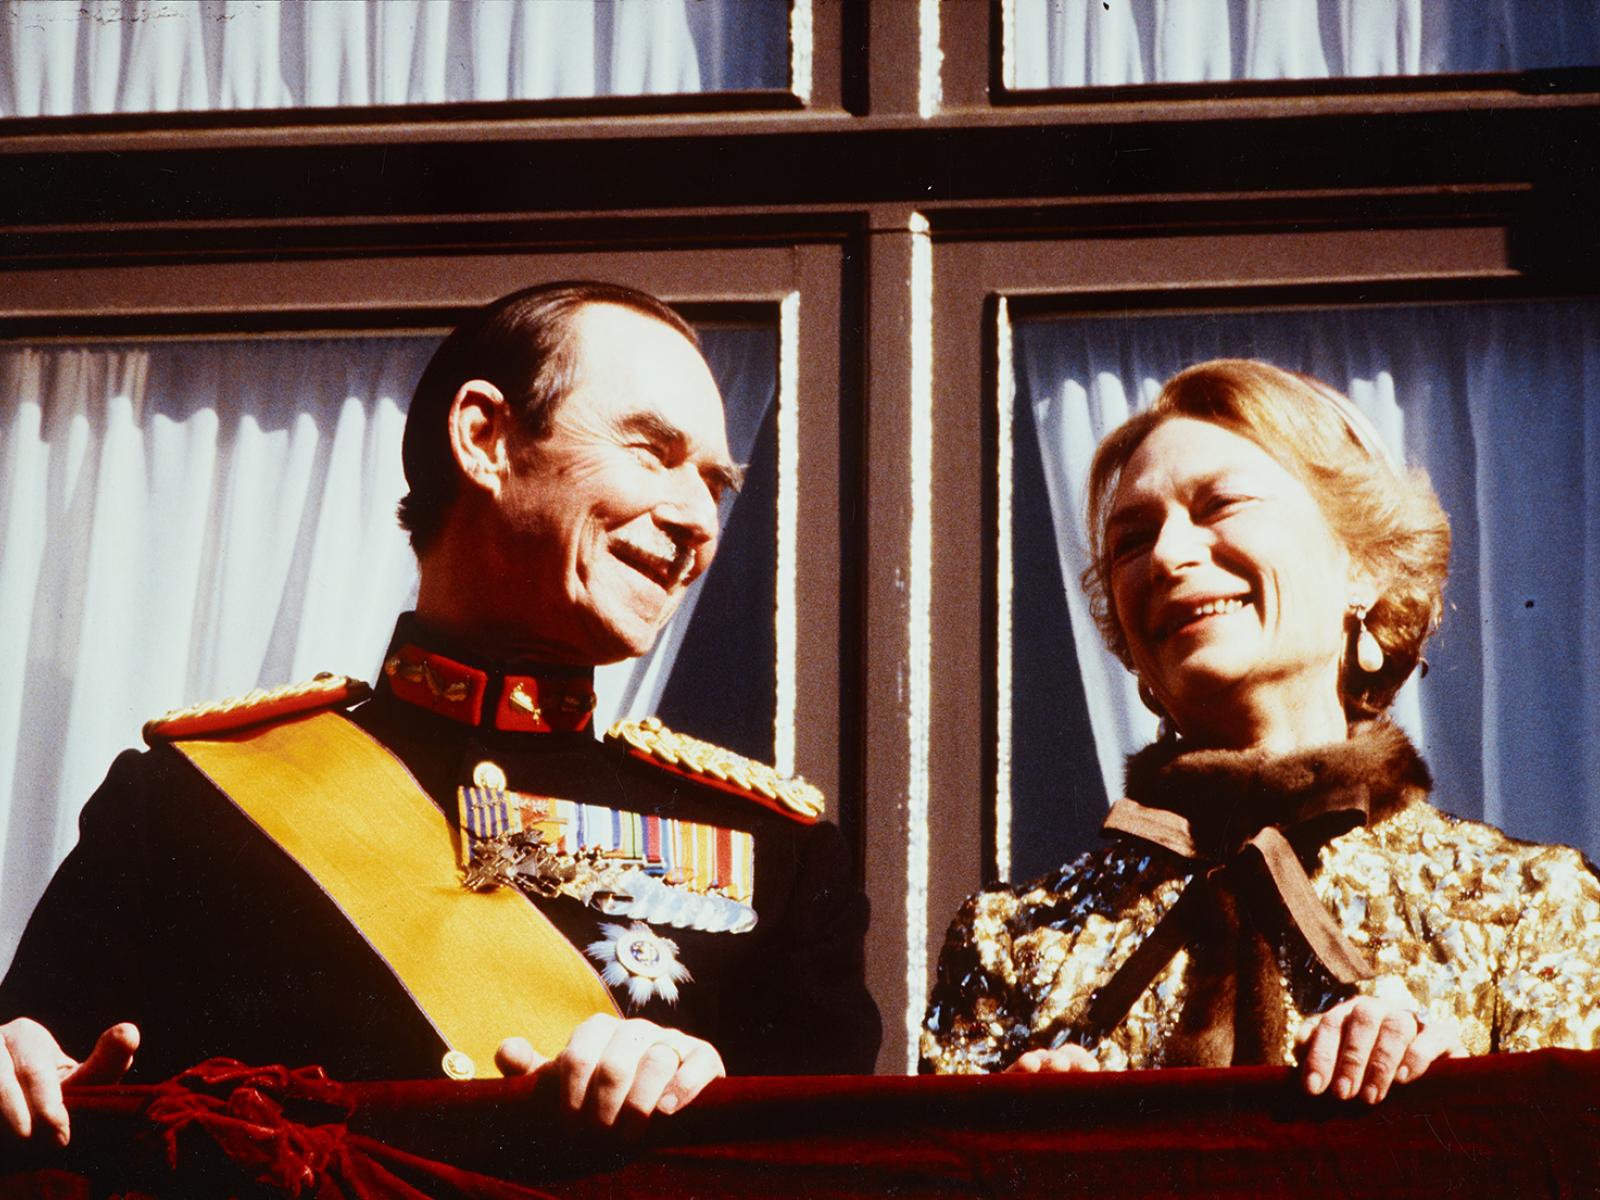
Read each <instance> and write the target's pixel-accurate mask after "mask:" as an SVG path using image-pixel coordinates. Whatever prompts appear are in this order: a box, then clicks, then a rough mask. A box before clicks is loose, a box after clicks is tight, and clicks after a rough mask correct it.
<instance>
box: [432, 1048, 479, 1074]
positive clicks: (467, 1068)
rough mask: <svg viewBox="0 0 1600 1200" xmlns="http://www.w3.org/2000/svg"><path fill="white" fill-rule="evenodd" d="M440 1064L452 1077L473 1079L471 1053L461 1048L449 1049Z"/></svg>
mask: <svg viewBox="0 0 1600 1200" xmlns="http://www.w3.org/2000/svg"><path fill="white" fill-rule="evenodd" d="M439 1065H440V1066H441V1067H443V1068H444V1073H445V1074H446V1075H448V1076H450V1078H451V1079H471V1078H472V1073H473V1070H474V1067H473V1065H472V1058H471V1056H470V1055H467V1054H465V1053H463V1052H462V1051H460V1050H451V1051H448V1052H447V1053H446V1054H445V1056H444V1058H443V1059H442V1060H441V1061H440V1063H439Z"/></svg>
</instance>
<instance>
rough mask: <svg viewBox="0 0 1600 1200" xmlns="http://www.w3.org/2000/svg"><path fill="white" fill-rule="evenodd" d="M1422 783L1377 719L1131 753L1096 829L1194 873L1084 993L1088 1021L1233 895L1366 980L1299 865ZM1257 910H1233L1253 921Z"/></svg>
mask: <svg viewBox="0 0 1600 1200" xmlns="http://www.w3.org/2000/svg"><path fill="white" fill-rule="evenodd" d="M1428 785H1429V779H1428V774H1427V768H1426V767H1425V766H1424V765H1423V763H1422V760H1421V759H1420V758H1419V757H1417V754H1416V751H1415V750H1414V749H1412V747H1411V743H1410V742H1409V741H1407V740H1406V738H1405V735H1404V734H1402V733H1400V731H1399V730H1397V729H1395V728H1394V727H1393V726H1391V725H1389V724H1387V723H1386V722H1375V723H1372V724H1369V725H1364V726H1360V727H1358V728H1357V729H1355V730H1353V731H1352V735H1351V739H1350V740H1349V741H1348V742H1344V743H1339V744H1337V745H1334V746H1324V747H1317V748H1315V749H1313V750H1308V751H1303V752H1299V753H1296V754H1292V755H1287V756H1283V757H1278V758H1271V757H1267V756H1265V755H1262V754H1259V753H1250V752H1238V751H1206V750H1201V751H1187V752H1183V751H1181V750H1180V748H1178V747H1176V746H1172V745H1157V746H1153V747H1151V748H1150V749H1149V750H1146V751H1144V752H1143V753H1141V754H1139V755H1136V756H1134V758H1133V759H1131V760H1130V761H1129V767H1128V791H1129V796H1128V797H1127V798H1125V799H1122V800H1119V801H1117V803H1116V804H1115V805H1113V806H1112V809H1111V812H1110V814H1109V816H1107V818H1106V822H1105V825H1104V827H1103V829H1102V832H1103V833H1105V834H1107V835H1108V836H1126V837H1131V838H1136V839H1138V840H1140V841H1143V842H1147V843H1150V844H1152V845H1155V846H1160V847H1162V848H1163V849H1165V850H1168V851H1170V852H1171V853H1173V854H1175V855H1177V856H1178V857H1179V858H1181V859H1183V860H1185V866H1186V868H1187V869H1189V870H1191V871H1192V872H1193V874H1194V877H1193V879H1192V881H1191V882H1190V884H1189V885H1188V887H1186V888H1185V889H1184V892H1183V895H1182V896H1180V897H1179V899H1178V901H1177V903H1176V904H1174V905H1173V906H1172V908H1171V909H1169V910H1168V911H1167V913H1166V914H1165V915H1164V916H1163V917H1162V918H1161V920H1160V921H1159V922H1158V923H1157V924H1156V927H1155V928H1154V929H1153V930H1152V931H1151V932H1150V934H1149V936H1148V937H1146V938H1145V940H1144V941H1143V942H1142V943H1141V944H1140V945H1139V947H1138V948H1137V949H1136V950H1135V951H1134V952H1133V954H1132V955H1130V956H1129V957H1128V959H1127V960H1126V961H1125V962H1124V963H1123V964H1122V966H1121V967H1120V968H1119V969H1118V970H1117V972H1116V973H1115V974H1114V975H1113V976H1112V977H1111V979H1110V980H1109V981H1108V982H1107V983H1106V985H1105V986H1104V987H1102V988H1101V989H1100V990H1099V991H1098V992H1097V993H1096V994H1095V997H1094V999H1093V1001H1092V1002H1091V1004H1090V1007H1089V1013H1088V1018H1089V1020H1088V1025H1089V1027H1090V1031H1092V1033H1093V1035H1094V1036H1095V1037H1102V1036H1104V1035H1105V1034H1106V1033H1109V1032H1110V1031H1111V1030H1112V1029H1114V1028H1116V1026H1117V1025H1118V1024H1120V1023H1121V1021H1122V1019H1123V1017H1125V1016H1126V1015H1127V1013H1128V1010H1129V1009H1130V1008H1131V1007H1132V1006H1133V1004H1134V1002H1135V1001H1136V1000H1138V998H1139V996H1140V995H1142V994H1143V993H1144V991H1145V989H1146V988H1148V987H1149V986H1150V984H1151V982H1152V981H1153V980H1154V979H1155V977H1156V975H1157V974H1159V973H1160V971H1161V970H1162V968H1163V967H1165V966H1166V965H1167V963H1168V962H1170V961H1171V960H1172V957H1173V955H1175V954H1176V953H1177V952H1178V950H1179V949H1181V948H1183V947H1185V946H1191V947H1194V946H1196V945H1197V944H1198V943H1199V942H1201V941H1202V940H1203V939H1205V938H1206V937H1207V936H1208V935H1214V934H1215V932H1216V931H1214V930H1212V929H1210V926H1211V925H1212V924H1214V923H1215V913H1216V911H1217V910H1218V908H1219V905H1220V906H1221V907H1222V908H1224V909H1227V910H1229V911H1232V910H1233V908H1234V900H1233V897H1237V898H1243V897H1250V898H1251V900H1252V901H1253V903H1252V904H1251V905H1250V906H1249V907H1250V908H1254V909H1257V910H1259V908H1260V907H1261V906H1262V905H1263V904H1265V905H1266V906H1269V907H1271V908H1274V909H1277V910H1279V911H1278V913H1276V914H1273V916H1275V917H1276V919H1277V920H1278V921H1280V922H1281V921H1283V920H1284V919H1285V918H1286V919H1287V923H1288V924H1289V925H1290V926H1292V927H1293V928H1294V929H1295V930H1296V931H1297V932H1298V933H1299V935H1300V936H1301V937H1302V938H1303V939H1304V940H1305V943H1306V945H1307V946H1308V947H1309V948H1310V949H1311V951H1312V952H1313V953H1314V954H1315V955H1316V957H1317V958H1318V959H1319V960H1320V961H1321V963H1322V965H1323V967H1324V968H1326V969H1327V971H1328V973H1329V974H1330V975H1332V976H1333V978H1335V979H1336V980H1338V981H1339V982H1341V983H1345V984H1350V983H1355V982H1356V981H1358V980H1362V979H1370V978H1371V977H1372V974H1373V972H1372V967H1371V965H1370V964H1369V963H1368V962H1367V960H1366V958H1365V957H1364V956H1363V955H1362V954H1361V952H1360V951H1359V950H1358V949H1356V947H1355V946H1353V945H1352V944H1351V943H1350V940H1349V938H1347V937H1346V936H1345V935H1344V932H1343V931H1342V930H1341V929H1340V928H1339V926H1338V924H1337V923H1336V922H1335V921H1334V919H1333V917H1332V916H1331V915H1330V914H1329V912H1328V910H1327V909H1326V908H1325V907H1324V906H1323V904H1322V901H1321V900H1320V899H1318V897H1317V894H1316V892H1315V891H1314V890H1313V889H1312V886H1311V880H1310V878H1309V877H1308V875H1307V874H1306V865H1305V864H1307V863H1310V862H1311V861H1312V860H1313V859H1314V857H1315V854H1316V852H1317V850H1318V849H1319V848H1320V847H1322V846H1323V845H1325V844H1326V843H1327V842H1329V841H1331V840H1332V839H1334V838H1336V837H1338V836H1339V835H1340V834H1343V833H1347V832H1349V831H1350V830H1352V829H1355V828H1357V827H1359V826H1361V825H1365V824H1367V823H1368V821H1370V820H1373V819H1376V818H1379V817H1381V816H1383V815H1386V814H1387V813H1388V812H1390V811H1392V810H1394V809H1395V808H1397V807H1399V805H1400V804H1401V803H1402V802H1403V800H1404V796H1405V792H1406V790H1407V789H1408V788H1411V787H1420V788H1423V789H1426V788H1427V787H1428ZM1262 885H1265V886H1262ZM1222 893H1230V894H1231V896H1224V895H1222ZM1274 900H1275V901H1276V903H1273V901H1274ZM1268 915H1269V914H1266V913H1262V912H1260V911H1246V912H1241V913H1240V916H1241V917H1243V919H1244V920H1246V921H1248V922H1249V923H1251V924H1253V925H1255V926H1256V927H1257V928H1258V929H1259V928H1260V926H1261V925H1262V923H1263V922H1262V918H1263V917H1267V916H1268Z"/></svg>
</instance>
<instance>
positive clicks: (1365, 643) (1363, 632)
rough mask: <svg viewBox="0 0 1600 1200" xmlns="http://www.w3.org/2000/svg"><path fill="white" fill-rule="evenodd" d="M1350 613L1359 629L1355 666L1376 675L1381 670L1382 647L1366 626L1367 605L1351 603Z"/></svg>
mask: <svg viewBox="0 0 1600 1200" xmlns="http://www.w3.org/2000/svg"><path fill="white" fill-rule="evenodd" d="M1350 615H1351V616H1353V617H1355V619H1356V626H1357V628H1358V629H1359V630H1360V632H1359V633H1357V634H1356V666H1358V667H1360V668H1361V669H1362V670H1363V671H1365V672H1366V673H1367V674H1368V675H1376V674H1377V673H1378V672H1379V671H1381V670H1383V647H1382V646H1380V645H1379V644H1378V639H1377V638H1375V637H1373V636H1372V630H1370V629H1368V628H1367V606H1366V605H1365V604H1352V605H1351V606H1350Z"/></svg>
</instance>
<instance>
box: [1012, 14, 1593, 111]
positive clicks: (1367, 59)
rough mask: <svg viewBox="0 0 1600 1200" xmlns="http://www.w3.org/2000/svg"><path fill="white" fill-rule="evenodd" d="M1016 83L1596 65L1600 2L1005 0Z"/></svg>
mask: <svg viewBox="0 0 1600 1200" xmlns="http://www.w3.org/2000/svg"><path fill="white" fill-rule="evenodd" d="M1004 12H1005V16H1006V19H1005V58H1004V62H1005V80H1006V85H1007V86H1008V87H1010V88H1014V89H1028V88H1061V87H1086V86H1087V87H1104V86H1116V85H1123V84H1141V83H1207V82H1218V81H1222V80H1233V79H1328V78H1361V77H1372V76H1403V75H1413V76H1415V75H1454V74H1466V73H1476V72H1488V71H1531V70H1538V69H1541V68H1556V67H1582V66H1595V65H1600V0H1543V2H1541V3H1538V4H1529V3H1526V0H1181V2H1174V0H1104V2H1101V0H1092V2H1087V0H1007V3H1006V4H1005V6H1004Z"/></svg>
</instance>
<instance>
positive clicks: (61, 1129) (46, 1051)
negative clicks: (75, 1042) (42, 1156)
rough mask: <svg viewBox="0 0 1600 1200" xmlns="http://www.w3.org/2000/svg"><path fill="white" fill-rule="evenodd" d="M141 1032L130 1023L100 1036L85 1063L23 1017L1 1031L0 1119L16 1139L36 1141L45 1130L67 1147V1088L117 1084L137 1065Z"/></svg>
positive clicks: (34, 1023) (4, 1026) (2, 1026)
mask: <svg viewBox="0 0 1600 1200" xmlns="http://www.w3.org/2000/svg"><path fill="white" fill-rule="evenodd" d="M138 1049H139V1027H138V1026H137V1025H131V1024H128V1023H127V1022H124V1023H123V1024H121V1025H113V1026H112V1027H111V1028H110V1029H108V1030H106V1031H105V1032H104V1033H102V1034H101V1035H100V1038H99V1040H98V1041H96V1042H95V1044H94V1050H93V1051H92V1052H91V1053H90V1054H89V1057H88V1058H86V1059H84V1060H83V1062H81V1063H80V1062H78V1061H77V1059H75V1058H72V1057H70V1056H69V1055H68V1054H67V1053H66V1052H65V1051H64V1050H62V1049H61V1047H60V1046H59V1045H57V1044H56V1039H55V1038H54V1037H53V1036H52V1035H51V1033H50V1031H49V1030H48V1029H46V1028H45V1027H44V1026H43V1025H41V1024H39V1023H38V1022H37V1021H30V1020H28V1018H26V1017H20V1018H18V1019H17V1020H15V1021H11V1022H9V1023H7V1024H5V1025H0V1119H3V1120H4V1123H5V1128H6V1129H7V1130H9V1131H10V1132H11V1134H12V1135H14V1136H16V1137H24V1138H25V1137H32V1136H33V1133H34V1130H35V1129H36V1128H38V1127H40V1126H43V1127H44V1128H46V1129H48V1130H50V1133H51V1136H52V1137H54V1138H55V1140H56V1141H57V1142H58V1143H60V1144H61V1145H63V1146H65V1145H66V1144H67V1142H68V1141H70V1140H71V1137H72V1126H71V1125H70V1123H69V1122H68V1120H67V1106H66V1105H65V1104H63V1103H62V1102H61V1088H62V1085H64V1084H68V1083H115V1082H116V1081H117V1080H119V1079H121V1078H122V1076H123V1075H124V1074H125V1073H126V1072H127V1070H128V1068H129V1067H130V1066H131V1065H133V1055H134V1052H135V1051H136V1050H138Z"/></svg>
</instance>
